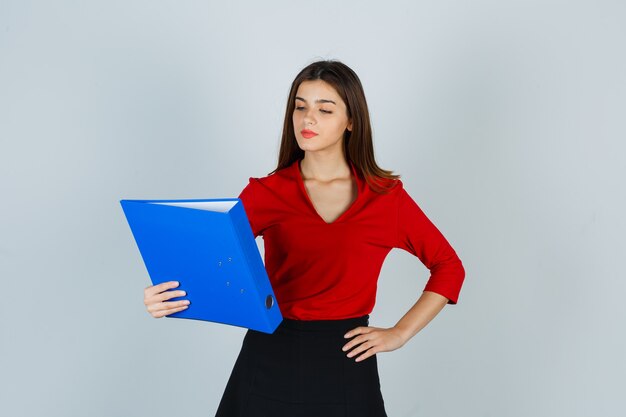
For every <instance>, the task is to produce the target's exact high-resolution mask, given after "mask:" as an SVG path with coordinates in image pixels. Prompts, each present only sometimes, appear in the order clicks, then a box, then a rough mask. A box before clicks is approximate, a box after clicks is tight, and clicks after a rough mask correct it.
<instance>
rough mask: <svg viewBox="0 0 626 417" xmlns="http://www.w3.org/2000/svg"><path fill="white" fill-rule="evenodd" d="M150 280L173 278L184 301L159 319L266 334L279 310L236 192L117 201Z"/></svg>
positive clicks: (278, 319)
mask: <svg viewBox="0 0 626 417" xmlns="http://www.w3.org/2000/svg"><path fill="white" fill-rule="evenodd" d="M120 204H121V205H122V209H123V210H124V214H125V215H126V220H127V221H128V224H129V226H130V229H131V231H132V234H133V236H134V238H135V242H136V243H137V247H138V248H139V251H140V253H141V256H142V258H143V261H144V264H145V265H146V269H147V270H148V274H149V275H150V279H151V280H152V283H153V284H154V285H156V284H160V283H162V282H166V281H178V282H180V285H179V286H178V287H177V288H176V290H179V289H180V290H184V291H186V292H187V295H185V296H183V297H174V298H171V299H169V300H167V301H176V300H181V299H188V300H189V301H190V304H189V307H188V308H186V309H185V310H183V311H179V312H176V313H172V314H170V315H169V316H166V317H173V318H183V319H195V320H206V321H211V322H215V323H223V324H229V325H233V326H239V327H244V328H248V329H253V330H258V331H261V332H264V333H273V332H274V330H276V327H278V325H279V324H280V323H281V321H282V315H281V313H280V308H279V306H278V303H277V302H276V298H275V296H274V291H273V290H272V286H271V284H270V281H269V277H268V276H267V272H266V270H265V266H264V265H263V261H262V259H261V254H260V253H259V249H258V247H257V245H256V242H255V240H254V235H253V233H252V229H251V227H250V223H249V221H248V218H247V216H246V212H245V209H244V207H243V203H242V201H241V200H240V199H239V198H222V199H202V200H120Z"/></svg>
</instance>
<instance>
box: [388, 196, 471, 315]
mask: <svg viewBox="0 0 626 417" xmlns="http://www.w3.org/2000/svg"><path fill="white" fill-rule="evenodd" d="M397 222H398V223H397V231H398V235H397V245H396V247H398V248H400V249H404V250H406V251H408V252H409V253H412V254H413V255H415V256H417V257H418V258H419V259H420V261H421V262H422V263H423V264H424V266H426V267H427V268H428V269H429V270H430V278H429V279H428V282H427V283H426V286H425V287H424V291H432V292H436V293H438V294H440V295H443V296H444V297H446V298H447V299H448V304H456V303H457V301H458V297H459V293H460V291H461V286H462V285H463V280H464V279H465V269H464V268H463V264H462V263H461V260H460V259H459V257H458V256H457V254H456V252H455V251H454V249H453V248H452V246H450V243H448V241H447V240H446V238H445V237H444V236H443V234H441V232H440V231H439V229H437V227H435V225H434V224H433V223H432V222H431V221H430V219H428V217H426V215H425V214H424V212H423V211H422V210H421V209H420V207H419V206H418V205H417V203H416V202H415V201H414V200H413V199H412V198H411V196H410V195H409V194H408V193H407V192H406V190H405V189H404V188H402V187H401V188H400V195H399V198H398V216H397Z"/></svg>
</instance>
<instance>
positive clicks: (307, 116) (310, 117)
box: [304, 111, 315, 125]
mask: <svg viewBox="0 0 626 417" xmlns="http://www.w3.org/2000/svg"><path fill="white" fill-rule="evenodd" d="M304 124H305V125H308V124H315V118H314V117H313V114H312V113H311V111H307V112H306V113H305V115H304Z"/></svg>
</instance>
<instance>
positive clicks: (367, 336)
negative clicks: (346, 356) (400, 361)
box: [343, 328, 378, 352]
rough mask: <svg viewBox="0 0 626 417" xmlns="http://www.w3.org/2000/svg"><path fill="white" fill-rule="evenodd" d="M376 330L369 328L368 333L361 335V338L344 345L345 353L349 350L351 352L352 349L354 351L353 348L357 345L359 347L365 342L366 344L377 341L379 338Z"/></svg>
mask: <svg viewBox="0 0 626 417" xmlns="http://www.w3.org/2000/svg"><path fill="white" fill-rule="evenodd" d="M374 330H375V329H371V328H368V329H367V332H365V333H363V334H361V335H359V336H356V337H355V338H354V339H352V340H351V341H349V342H348V343H346V344H345V345H344V347H343V351H344V352H345V351H347V350H350V349H352V347H354V346H357V345H359V344H361V343H363V342H365V341H367V340H374V339H377V338H378V336H377V335H376V333H375V331H374Z"/></svg>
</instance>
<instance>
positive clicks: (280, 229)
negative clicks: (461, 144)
mask: <svg viewBox="0 0 626 417" xmlns="http://www.w3.org/2000/svg"><path fill="white" fill-rule="evenodd" d="M350 168H351V169H352V173H353V175H354V177H355V178H356V181H357V184H358V195H357V197H356V200H354V202H353V203H352V205H351V206H350V207H349V208H348V209H347V210H346V211H345V212H343V213H342V214H341V215H340V216H339V217H338V218H337V219H336V220H335V221H333V222H332V223H326V221H325V220H323V219H322V217H321V216H320V215H319V214H318V213H317V211H316V210H315V208H314V206H313V204H312V203H311V200H310V198H309V196H308V194H307V192H306V188H305V187H304V181H303V179H302V176H301V173H300V160H296V161H295V162H294V163H293V164H291V165H290V166H289V167H286V168H283V169H281V170H279V171H276V172H275V173H273V174H272V175H268V176H265V177H262V178H254V177H250V179H249V183H248V184H247V185H246V187H245V188H244V189H243V190H242V191H241V193H240V195H239V198H240V199H241V200H242V202H243V206H244V209H245V211H246V214H247V216H248V219H249V220H250V226H251V227H252V232H253V233H254V236H255V237H257V236H259V235H261V236H263V240H264V245H265V269H266V270H267V274H268V276H269V278H270V282H271V283H272V288H273V289H274V294H275V295H276V300H277V301H278V306H279V307H280V311H281V313H282V315H283V317H286V318H291V319H297V320H337V319H344V318H351V317H358V316H363V315H366V314H370V313H371V311H372V310H373V308H374V304H375V302H376V288H377V281H378V276H379V274H380V270H381V267H382V264H383V261H384V260H385V257H386V256H387V254H388V253H389V251H391V249H392V248H401V249H404V250H406V251H408V252H410V253H412V254H413V255H415V256H417V257H418V258H419V259H420V261H421V262H422V263H423V264H424V265H425V266H426V267H427V268H428V269H429V270H430V278H429V280H428V282H427V283H426V286H425V287H424V291H433V292H436V293H438V294H441V295H443V296H444V297H446V298H448V304H456V303H457V299H458V296H459V292H460V290H461V285H462V284H463V280H464V278H465V270H464V268H463V265H462V263H461V260H460V259H459V257H458V256H457V254H456V252H455V251H454V249H453V248H452V246H450V244H449V243H448V241H447V240H446V238H445V237H444V236H443V235H442V234H441V232H440V231H439V230H438V229H437V228H436V227H435V225H434V224H433V223H432V222H431V221H430V220H429V219H428V218H427V217H426V215H425V214H424V213H423V212H422V210H421V209H420V208H419V207H418V205H417V204H416V203H415V201H413V199H412V198H411V197H410V196H409V194H408V193H407V192H406V191H405V190H404V188H403V185H402V181H401V180H396V181H395V182H396V186H395V187H394V188H393V189H392V191H391V192H390V193H389V194H379V193H376V192H375V191H373V190H371V189H370V188H369V186H368V185H367V183H366V182H365V180H364V179H363V178H361V177H360V176H359V175H357V171H356V168H355V166H354V165H353V164H352V163H350Z"/></svg>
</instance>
